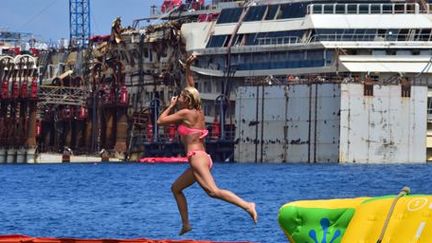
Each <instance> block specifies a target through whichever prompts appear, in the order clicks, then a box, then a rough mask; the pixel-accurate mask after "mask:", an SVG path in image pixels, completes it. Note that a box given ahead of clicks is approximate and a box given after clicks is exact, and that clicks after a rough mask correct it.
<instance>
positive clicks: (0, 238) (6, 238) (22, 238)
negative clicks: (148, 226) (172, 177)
mask: <svg viewBox="0 0 432 243" xmlns="http://www.w3.org/2000/svg"><path fill="white" fill-rule="evenodd" d="M0 242H2V243H3V242H7V243H18V242H19V243H24V242H25V243H132V242H134V243H230V242H228V241H224V242H218V241H205V240H204V241H199V240H151V239H128V240H120V239H73V238H35V237H30V236H26V235H0ZM231 243H248V242H245V241H242V242H240V241H236V242H231Z"/></svg>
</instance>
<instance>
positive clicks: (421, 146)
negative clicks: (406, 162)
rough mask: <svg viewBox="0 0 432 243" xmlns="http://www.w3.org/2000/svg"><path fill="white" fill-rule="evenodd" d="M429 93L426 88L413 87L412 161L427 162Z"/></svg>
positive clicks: (411, 115)
mask: <svg viewBox="0 0 432 243" xmlns="http://www.w3.org/2000/svg"><path fill="white" fill-rule="evenodd" d="M427 92H428V88H427V87H426V86H413V87H411V97H412V98H411V99H410V102H411V106H412V107H413V108H414V109H412V110H411V113H410V119H411V124H412V125H411V129H412V131H413V134H412V136H410V138H411V139H412V140H411V141H410V143H411V144H412V146H411V147H410V149H411V151H410V153H409V154H410V161H412V162H425V161H426V159H427V158H426V154H427V153H426V149H427V148H426V139H427Z"/></svg>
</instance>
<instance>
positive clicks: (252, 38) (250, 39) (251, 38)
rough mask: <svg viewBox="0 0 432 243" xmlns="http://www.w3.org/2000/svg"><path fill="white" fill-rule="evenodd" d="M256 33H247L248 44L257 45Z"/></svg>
mask: <svg viewBox="0 0 432 243" xmlns="http://www.w3.org/2000/svg"><path fill="white" fill-rule="evenodd" d="M255 37H256V33H253V34H246V43H245V44H246V45H247V46H248V45H255V44H256V39H255Z"/></svg>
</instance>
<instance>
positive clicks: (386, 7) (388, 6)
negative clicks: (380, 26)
mask: <svg viewBox="0 0 432 243" xmlns="http://www.w3.org/2000/svg"><path fill="white" fill-rule="evenodd" d="M382 13H383V14H391V13H393V5H392V4H383V5H382Z"/></svg>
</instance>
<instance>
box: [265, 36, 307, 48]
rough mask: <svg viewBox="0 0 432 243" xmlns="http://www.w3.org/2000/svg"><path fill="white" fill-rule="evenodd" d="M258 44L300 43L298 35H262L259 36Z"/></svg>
mask: <svg viewBox="0 0 432 243" xmlns="http://www.w3.org/2000/svg"><path fill="white" fill-rule="evenodd" d="M257 42H258V45H260V46H261V45H283V44H296V43H300V38H299V37H298V36H281V37H260V38H257Z"/></svg>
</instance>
